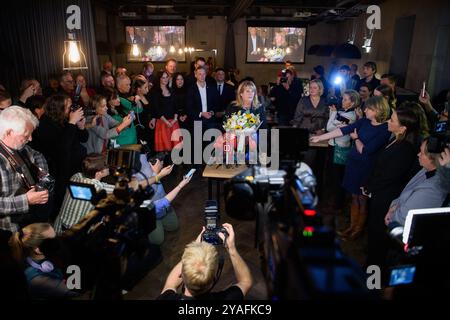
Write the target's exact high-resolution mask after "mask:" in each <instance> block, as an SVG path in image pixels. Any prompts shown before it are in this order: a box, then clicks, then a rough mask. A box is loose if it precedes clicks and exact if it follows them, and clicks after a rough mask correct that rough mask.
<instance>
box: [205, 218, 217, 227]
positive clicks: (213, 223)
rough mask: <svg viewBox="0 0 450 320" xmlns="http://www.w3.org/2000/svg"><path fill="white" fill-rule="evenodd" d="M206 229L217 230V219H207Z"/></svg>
mask: <svg viewBox="0 0 450 320" xmlns="http://www.w3.org/2000/svg"><path fill="white" fill-rule="evenodd" d="M206 227H207V228H215V227H216V219H215V218H206Z"/></svg>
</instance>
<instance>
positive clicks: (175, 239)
mask: <svg viewBox="0 0 450 320" xmlns="http://www.w3.org/2000/svg"><path fill="white" fill-rule="evenodd" d="M184 171H186V172H187V171H188V170H187V169H184V170H183V169H182V168H181V167H178V168H177V169H174V171H173V172H172V174H171V175H170V176H169V177H167V178H166V179H165V181H164V185H165V189H166V191H167V192H168V191H170V190H171V189H172V188H173V187H174V186H176V184H177V183H178V182H179V181H180V180H181V179H182V175H183V174H185V173H186V172H184ZM207 186H208V184H207V180H206V179H205V178H202V177H201V175H195V176H194V177H193V179H192V180H191V182H190V183H189V185H187V186H186V187H185V188H184V189H183V190H182V191H181V193H180V194H179V195H178V197H177V198H176V199H175V201H174V203H173V206H174V208H175V210H176V212H177V215H178V218H179V222H180V228H179V229H178V231H175V232H169V233H168V232H166V239H165V241H164V243H163V244H162V246H161V250H162V253H163V260H162V262H161V263H160V264H159V265H158V266H157V267H156V268H155V269H153V270H151V271H150V272H149V273H148V274H147V276H146V277H145V278H144V279H143V280H141V282H140V283H139V284H138V285H136V286H135V288H134V289H133V290H132V291H130V292H128V293H127V294H126V295H124V299H132V300H144V299H155V298H156V297H157V296H158V295H159V294H160V292H161V289H162V288H163V285H164V281H165V279H166V277H167V275H168V274H169V272H170V270H171V269H172V268H173V266H174V265H175V264H176V263H177V262H178V261H179V260H180V258H181V255H182V253H183V250H184V247H185V246H186V244H188V243H189V242H191V241H193V240H194V239H195V238H196V237H197V235H198V234H199V233H200V231H201V228H202V226H203V225H204V219H203V207H204V203H205V201H206V200H207V196H208V187H207ZM222 199H223V198H222ZM220 211H221V222H222V223H224V222H228V223H231V224H232V225H233V227H234V230H235V233H236V246H237V249H238V251H239V253H240V254H241V256H242V257H243V259H244V260H245V261H246V262H247V264H248V265H249V268H250V270H251V272H252V275H253V279H254V285H253V287H252V289H251V290H250V292H249V294H248V296H247V299H250V300H262V299H267V290H266V284H265V281H264V277H263V275H262V272H261V263H260V257H259V254H258V250H257V249H255V248H254V231H255V222H254V221H238V220H236V219H233V218H230V217H229V216H228V215H227V214H226V213H225V210H224V203H223V201H221V210H220ZM327 219H328V220H327V221H325V223H327V224H330V225H333V224H334V225H336V227H337V228H338V229H340V228H341V227H342V226H345V225H346V223H348V222H347V221H346V219H345V217H344V216H343V215H339V216H337V217H328V218H327ZM342 247H343V250H344V252H345V253H346V254H348V255H349V256H351V257H353V258H355V259H356V260H357V261H358V262H359V263H361V264H362V263H364V256H365V254H364V248H365V240H364V239H362V241H361V240H359V241H357V242H356V243H353V242H349V243H344V244H343V246H342ZM224 256H225V265H224V269H223V272H222V276H221V278H220V280H219V282H218V283H217V285H216V287H215V290H221V289H223V288H226V287H228V286H229V285H230V284H232V283H233V281H234V279H235V277H234V274H233V269H232V266H231V262H230V260H229V259H228V256H227V254H226V253H225V255H224Z"/></svg>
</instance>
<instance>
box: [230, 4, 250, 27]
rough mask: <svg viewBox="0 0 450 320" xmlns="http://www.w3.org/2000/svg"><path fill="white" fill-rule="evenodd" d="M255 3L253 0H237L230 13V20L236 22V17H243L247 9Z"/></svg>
mask: <svg viewBox="0 0 450 320" xmlns="http://www.w3.org/2000/svg"><path fill="white" fill-rule="evenodd" d="M252 3H253V0H241V1H236V4H235V5H234V6H233V7H232V8H231V10H230V14H229V15H228V21H229V22H234V21H235V20H236V19H238V18H239V17H241V16H242V15H243V14H244V12H245V10H247V9H248V8H249V7H250V6H251V5H252Z"/></svg>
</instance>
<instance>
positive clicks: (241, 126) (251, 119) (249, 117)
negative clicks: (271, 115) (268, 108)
mask: <svg viewBox="0 0 450 320" xmlns="http://www.w3.org/2000/svg"><path fill="white" fill-rule="evenodd" d="M260 123H261V120H260V119H259V115H254V114H253V113H245V112H242V111H238V112H237V113H233V114H232V115H231V117H229V118H228V119H227V120H226V121H225V122H224V123H223V128H224V129H225V131H227V132H228V131H237V132H239V131H240V130H244V131H246V129H247V130H248V129H250V130H255V129H256V128H258V126H259V125H260Z"/></svg>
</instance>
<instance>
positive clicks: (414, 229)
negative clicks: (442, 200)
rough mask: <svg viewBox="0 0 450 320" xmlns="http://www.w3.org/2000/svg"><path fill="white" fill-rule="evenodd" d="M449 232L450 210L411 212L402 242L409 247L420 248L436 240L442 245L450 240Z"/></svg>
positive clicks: (406, 221) (434, 209) (407, 217)
mask: <svg viewBox="0 0 450 320" xmlns="http://www.w3.org/2000/svg"><path fill="white" fill-rule="evenodd" d="M448 230H450V208H430V209H415V210H409V212H408V215H407V216H406V220H405V227H404V230H403V239H402V240H403V243H405V244H406V243H407V244H408V245H409V246H420V245H424V244H425V242H426V243H430V242H432V241H434V240H436V241H437V242H441V243H442V241H448V240H449V239H448V238H449V237H448V235H449V232H448ZM433 239H434V240H433Z"/></svg>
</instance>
